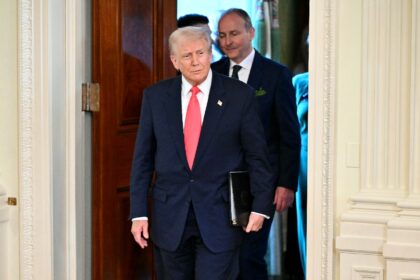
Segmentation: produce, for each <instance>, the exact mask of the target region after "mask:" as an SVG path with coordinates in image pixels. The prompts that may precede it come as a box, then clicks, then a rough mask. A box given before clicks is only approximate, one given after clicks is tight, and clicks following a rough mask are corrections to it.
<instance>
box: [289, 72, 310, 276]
mask: <svg viewBox="0 0 420 280" xmlns="http://www.w3.org/2000/svg"><path fill="white" fill-rule="evenodd" d="M308 79H309V75H308V72H305V73H302V74H298V75H296V76H294V77H293V80H292V83H293V86H294V88H295V91H296V107H297V116H298V120H299V125H300V139H301V150H300V169H299V179H298V189H297V192H296V217H297V233H298V242H299V254H300V259H301V263H302V269H303V273H304V275H305V276H306V201H307V174H308V172H307V171H308Z"/></svg>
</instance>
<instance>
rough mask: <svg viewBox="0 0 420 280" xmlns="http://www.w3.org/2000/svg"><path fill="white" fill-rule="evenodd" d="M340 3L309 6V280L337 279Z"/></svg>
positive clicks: (323, 1)
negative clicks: (335, 177)
mask: <svg viewBox="0 0 420 280" xmlns="http://www.w3.org/2000/svg"><path fill="white" fill-rule="evenodd" d="M336 2H337V1H335V0H319V1H311V2H310V14H311V16H310V28H309V29H310V47H309V49H310V50H309V53H310V57H309V73H310V75H309V92H311V94H310V96H309V107H310V110H309V123H310V124H311V125H310V126H309V137H308V139H309V142H308V145H309V148H308V150H309V154H308V166H309V170H308V209H311V211H309V212H308V229H307V235H308V242H307V246H308V248H307V252H308V254H307V258H308V260H307V265H308V267H307V276H306V277H307V279H322V280H324V279H325V280H326V279H334V278H335V277H334V266H335V261H334V254H333V239H334V212H335V211H334V180H335V179H334V149H335V140H334V139H335V136H334V126H335V97H334V95H335V90H336V77H335V75H336V73H335V70H336V25H337V19H336V14H337V11H336ZM315 166H316V167H318V168H314V167H315Z"/></svg>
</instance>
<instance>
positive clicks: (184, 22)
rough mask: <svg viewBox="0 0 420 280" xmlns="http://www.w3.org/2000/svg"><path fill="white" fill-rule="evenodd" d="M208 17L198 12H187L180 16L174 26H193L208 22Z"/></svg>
mask: <svg viewBox="0 0 420 280" xmlns="http://www.w3.org/2000/svg"><path fill="white" fill-rule="evenodd" d="M208 23H209V19H208V17H206V16H203V15H199V14H187V15H184V16H182V17H180V18H179V19H178V20H177V22H176V26H177V27H178V28H181V27H185V26H194V25H197V24H208Z"/></svg>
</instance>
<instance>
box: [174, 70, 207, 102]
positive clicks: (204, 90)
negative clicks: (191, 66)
mask: <svg viewBox="0 0 420 280" xmlns="http://www.w3.org/2000/svg"><path fill="white" fill-rule="evenodd" d="M212 78H213V73H212V71H211V69H210V70H209V73H208V75H207V78H206V79H205V80H204V81H203V82H202V83H201V84H199V85H197V86H198V88H199V89H200V92H202V93H203V94H204V95H207V96H208V95H209V93H210V87H211V80H212ZM192 87H193V86H192V85H191V84H190V83H189V82H188V81H187V79H185V77H184V75H182V91H181V94H182V95H183V96H184V97H185V96H187V95H188V94H189V93H190V90H191V88H192Z"/></svg>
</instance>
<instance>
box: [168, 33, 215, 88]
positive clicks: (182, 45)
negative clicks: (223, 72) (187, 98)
mask: <svg viewBox="0 0 420 280" xmlns="http://www.w3.org/2000/svg"><path fill="white" fill-rule="evenodd" d="M171 61H172V63H173V65H174V67H175V68H176V69H177V70H179V71H181V73H182V75H183V76H184V77H185V78H186V79H187V81H188V82H189V83H190V84H192V85H198V84H201V83H202V82H203V81H204V80H205V79H206V78H207V75H208V73H209V70H210V63H211V49H209V48H208V45H207V44H206V41H205V40H204V39H201V40H195V41H190V40H188V39H184V38H181V39H180V40H179V42H178V45H177V46H175V54H173V55H171Z"/></svg>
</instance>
